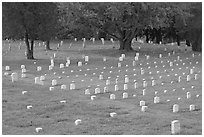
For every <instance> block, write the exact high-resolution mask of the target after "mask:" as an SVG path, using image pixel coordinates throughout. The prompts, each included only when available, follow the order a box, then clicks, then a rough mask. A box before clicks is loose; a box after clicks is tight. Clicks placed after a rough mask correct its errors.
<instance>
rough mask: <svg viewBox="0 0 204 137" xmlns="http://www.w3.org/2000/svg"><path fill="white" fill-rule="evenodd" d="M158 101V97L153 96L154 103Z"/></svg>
mask: <svg viewBox="0 0 204 137" xmlns="http://www.w3.org/2000/svg"><path fill="white" fill-rule="evenodd" d="M159 101H160V100H159V97H157V96H156V97H154V103H155V104H157V103H159Z"/></svg>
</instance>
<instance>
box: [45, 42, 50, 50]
mask: <svg viewBox="0 0 204 137" xmlns="http://www.w3.org/2000/svg"><path fill="white" fill-rule="evenodd" d="M45 49H46V50H51V49H50V41H49V40H47V41H46V44H45Z"/></svg>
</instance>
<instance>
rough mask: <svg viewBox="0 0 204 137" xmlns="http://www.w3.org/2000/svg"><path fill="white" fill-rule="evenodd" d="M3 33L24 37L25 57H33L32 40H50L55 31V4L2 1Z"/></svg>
mask: <svg viewBox="0 0 204 137" xmlns="http://www.w3.org/2000/svg"><path fill="white" fill-rule="evenodd" d="M2 19H3V20H2V22H3V23H2V24H3V28H5V29H3V34H6V35H7V37H11V38H18V37H24V39H25V43H26V46H27V59H34V57H33V44H34V40H37V39H41V40H46V41H48V40H50V39H51V37H52V36H54V33H55V32H56V26H57V5H56V4H55V3H38V2H28V3H26V2H9V3H7V2H3V3H2Z"/></svg>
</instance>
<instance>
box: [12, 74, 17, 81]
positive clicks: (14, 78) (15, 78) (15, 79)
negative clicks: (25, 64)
mask: <svg viewBox="0 0 204 137" xmlns="http://www.w3.org/2000/svg"><path fill="white" fill-rule="evenodd" d="M11 81H12V82H15V81H18V74H17V73H16V72H13V73H12V74H11Z"/></svg>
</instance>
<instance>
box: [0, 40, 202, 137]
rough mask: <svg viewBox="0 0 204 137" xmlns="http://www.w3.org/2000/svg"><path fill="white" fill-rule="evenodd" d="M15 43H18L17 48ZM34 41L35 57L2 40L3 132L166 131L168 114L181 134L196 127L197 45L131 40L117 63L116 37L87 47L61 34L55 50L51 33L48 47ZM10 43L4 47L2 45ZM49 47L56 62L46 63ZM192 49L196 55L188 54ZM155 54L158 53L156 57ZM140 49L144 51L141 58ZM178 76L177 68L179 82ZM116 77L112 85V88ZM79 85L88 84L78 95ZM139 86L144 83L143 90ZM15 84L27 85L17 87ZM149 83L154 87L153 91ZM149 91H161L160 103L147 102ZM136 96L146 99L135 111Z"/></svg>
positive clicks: (198, 124) (194, 131)
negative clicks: (87, 92)
mask: <svg viewBox="0 0 204 137" xmlns="http://www.w3.org/2000/svg"><path fill="white" fill-rule="evenodd" d="M20 43H21V45H22V46H21V49H20V50H19V49H18V46H19V44H20ZM38 43H39V42H36V47H35V48H34V57H35V58H36V60H27V59H26V58H25V55H24V52H25V51H26V46H25V44H23V42H22V41H15V42H10V44H9V42H7V41H3V43H2V45H3V46H2V74H4V72H6V71H5V66H7V65H8V66H10V68H11V71H9V75H8V76H4V75H2V132H3V134H5V135H6V134H9V135H18V134H25V135H33V134H34V135H35V134H44V135H55V134H58V135H64V134H68V135H69V134H71V135H84V134H89V135H92V134H93V135H122V134H123V135H169V134H171V121H173V120H179V121H180V124H181V132H180V134H188V135H189V134H196V135H200V134H202V54H201V53H199V52H192V51H190V50H189V49H188V51H185V50H184V48H185V46H184V45H182V46H181V47H180V48H178V47H177V46H176V45H173V46H172V45H152V44H141V43H134V46H133V47H134V49H135V51H133V52H128V53H125V54H126V58H125V60H124V61H123V62H121V64H122V67H121V68H118V67H117V65H118V62H119V61H118V58H119V57H120V56H121V54H122V53H124V52H122V51H119V50H117V49H118V43H117V42H116V43H115V44H114V45H112V43H111V42H110V41H105V45H102V44H101V42H100V41H96V43H94V44H93V43H92V42H91V41H87V42H86V43H87V45H86V48H85V49H83V48H82V41H78V42H74V41H64V43H63V46H61V47H60V48H59V50H56V47H57V42H56V41H54V42H52V43H51V48H52V49H53V50H51V51H48V52H46V51H45V50H44V47H43V46H42V43H41V46H39V45H38ZM70 43H72V46H71V47H70ZM9 45H10V46H11V51H8V47H9ZM139 47H140V48H139ZM165 48H166V50H165ZM173 50H174V51H175V54H174V55H173V54H172V51H173ZM136 51H137V52H139V53H140V55H139V60H138V61H137V62H136V66H133V65H132V61H133V60H134V56H135V53H136ZM54 53H56V55H57V57H56V58H55V67H54V69H53V70H51V71H49V70H48V66H49V65H50V56H53V54H54ZM168 53H171V55H170V56H169V55H168ZM193 53H194V55H195V57H192V54H193ZM159 54H162V55H163V57H162V58H159ZM84 55H88V56H89V62H87V64H85V62H84V59H83V56H84ZM146 55H150V58H149V59H148V60H147V59H146ZM177 56H180V60H177ZM66 57H70V59H71V65H70V66H69V67H65V68H62V69H60V68H59V64H61V63H64V64H65V63H66ZM103 57H106V58H107V61H106V62H103ZM78 61H82V62H83V66H82V67H78V66H77V62H78ZM162 61H163V62H162ZM169 61H172V62H173V64H174V65H173V67H170V66H169ZM34 62H35V63H34ZM154 62H156V63H154ZM21 65H25V66H26V69H27V72H26V74H27V76H28V77H27V78H21V68H20V67H21ZM37 66H41V67H42V71H39V72H38V71H36V68H37ZM155 66H157V67H156V68H155ZM104 67H105V68H104ZM141 68H143V70H145V74H144V75H141V73H140V69H141ZM191 68H194V74H198V79H197V80H195V79H194V74H189V73H190V69H191ZM157 71H159V73H157ZM12 72H17V73H18V74H19V80H18V81H17V82H14V83H12V82H11V76H10V74H11V73H12ZM54 72H55V74H54ZM149 72H152V73H151V74H150V73H149ZM45 74H46V75H45ZM85 74H87V75H85ZM100 74H102V75H103V77H104V79H103V80H99V75H100ZM134 74H135V75H134ZM175 74H178V75H177V76H175ZM41 75H45V77H46V80H45V84H44V85H37V84H34V78H35V77H37V76H41ZM125 75H128V77H129V79H130V81H129V83H128V90H127V91H124V90H123V85H124V78H125ZM187 75H190V76H191V81H189V82H187V81H186V76H187ZM160 76H161V77H160ZM178 76H181V82H180V83H178ZM59 77H61V78H59ZM116 78H118V86H119V91H114V85H115V84H116V83H115V79H116ZM52 79H56V80H57V81H58V85H57V86H55V89H54V91H49V87H50V86H51V80H52ZM107 79H110V85H108V86H107V85H105V82H106V80H107ZM152 79H154V80H155V81H156V85H155V86H151V81H152ZM134 80H136V81H137V83H138V86H139V87H138V88H137V89H135V88H134ZM143 80H146V81H147V83H148V84H147V87H146V88H144V87H143V85H142V84H143ZM72 81H74V83H75V84H76V89H75V90H69V85H70V83H71V82H72ZM62 84H65V85H67V89H66V90H61V89H60V86H61V85H62ZM96 87H99V88H100V89H101V93H100V94H94V90H95V88H96ZM104 87H108V89H109V92H107V93H104V92H103V88H104ZM85 89H90V92H91V94H90V95H85V94H84V91H85ZM143 89H146V95H144V96H143V94H142V92H143ZM164 90H167V92H166V93H165V92H164ZM22 91H28V93H26V94H24V95H23V94H22ZM155 91H157V92H158V93H157V94H156V95H155ZM123 92H127V93H128V98H126V99H123V98H122V94H123ZM187 92H190V93H191V98H190V99H187V98H186V93H187ZM110 94H115V95H116V99H115V100H110V98H109V96H110ZM91 95H96V99H95V100H91V98H90V96H91ZM197 95H199V97H196V96H197ZM155 96H159V97H160V103H159V104H154V103H153V98H154V97H155ZM178 98H181V99H180V100H178ZM62 100H66V103H60V101H62ZM141 100H144V101H145V102H146V105H147V106H148V109H147V112H141V107H140V106H139V102H140V101H141ZM167 100H169V101H167ZM174 104H178V105H179V107H180V109H179V112H178V113H173V112H172V106H173V105H174ZM191 104H194V105H195V106H196V110H195V111H189V105H191ZM28 105H32V106H33V107H32V109H27V108H26V106H28ZM112 112H116V113H117V116H116V117H110V113H112ZM77 119H81V120H82V123H81V124H80V125H77V126H76V125H75V120H77ZM37 127H42V129H43V130H42V131H41V132H39V133H37V132H36V131H35V129H36V128H37Z"/></svg>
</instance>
